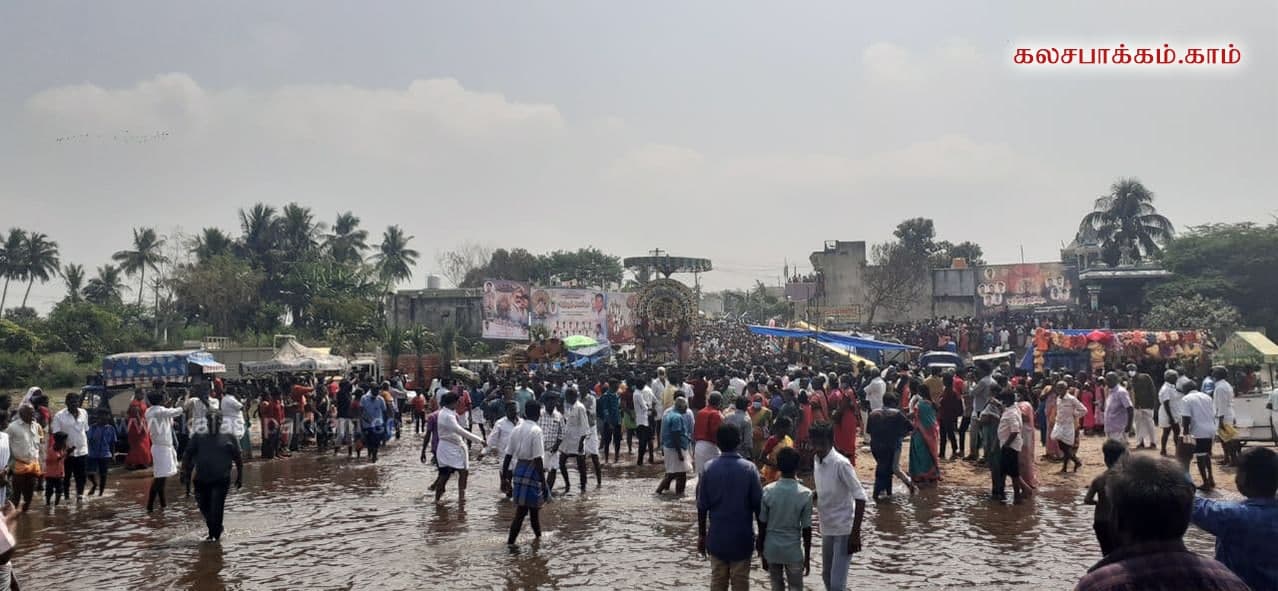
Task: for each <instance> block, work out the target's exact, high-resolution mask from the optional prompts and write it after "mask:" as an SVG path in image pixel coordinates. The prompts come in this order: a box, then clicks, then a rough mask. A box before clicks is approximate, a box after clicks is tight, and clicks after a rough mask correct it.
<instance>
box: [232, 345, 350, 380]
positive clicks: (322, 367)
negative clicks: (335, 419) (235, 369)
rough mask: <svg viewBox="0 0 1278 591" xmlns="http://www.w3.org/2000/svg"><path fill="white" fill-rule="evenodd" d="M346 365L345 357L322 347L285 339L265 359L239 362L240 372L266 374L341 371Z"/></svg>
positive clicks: (330, 372) (331, 372)
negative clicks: (271, 355)
mask: <svg viewBox="0 0 1278 591" xmlns="http://www.w3.org/2000/svg"><path fill="white" fill-rule="evenodd" d="M347 367H348V364H347V361H346V358H345V357H342V356H340V355H333V354H331V353H329V352H328V351H326V350H323V349H313V348H311V347H307V346H305V345H302V344H301V343H298V342H297V341H292V340H290V341H285V342H284V343H283V344H281V345H280V347H279V348H278V349H276V350H275V356H274V357H272V358H271V359H268V360H266V361H245V362H243V363H240V373H242V374H245V375H267V374H277V373H319V374H323V373H329V374H333V373H342V372H344V371H346V369H347Z"/></svg>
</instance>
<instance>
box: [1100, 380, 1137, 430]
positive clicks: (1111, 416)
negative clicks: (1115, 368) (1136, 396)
mask: <svg viewBox="0 0 1278 591" xmlns="http://www.w3.org/2000/svg"><path fill="white" fill-rule="evenodd" d="M1105 385H1106V386H1108V387H1109V390H1108V392H1106V394H1105V436H1106V437H1108V438H1109V439H1112V440H1114V441H1117V442H1119V443H1121V444H1123V445H1127V432H1128V431H1130V430H1131V428H1132V422H1133V421H1134V420H1135V417H1136V407H1135V406H1133V405H1132V397H1131V394H1128V393H1127V388H1124V387H1123V386H1122V385H1121V384H1119V383H1118V374H1117V373H1115V372H1112V371H1111V372H1109V373H1107V374H1105Z"/></svg>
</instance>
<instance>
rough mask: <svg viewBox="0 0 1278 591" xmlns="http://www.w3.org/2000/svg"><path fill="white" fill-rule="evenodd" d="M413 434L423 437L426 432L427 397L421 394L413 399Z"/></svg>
mask: <svg viewBox="0 0 1278 591" xmlns="http://www.w3.org/2000/svg"><path fill="white" fill-rule="evenodd" d="M412 404H413V433H415V434H417V435H421V434H422V433H425V432H426V395H425V394H422V393H421V392H418V393H417V396H414V397H413V401H412Z"/></svg>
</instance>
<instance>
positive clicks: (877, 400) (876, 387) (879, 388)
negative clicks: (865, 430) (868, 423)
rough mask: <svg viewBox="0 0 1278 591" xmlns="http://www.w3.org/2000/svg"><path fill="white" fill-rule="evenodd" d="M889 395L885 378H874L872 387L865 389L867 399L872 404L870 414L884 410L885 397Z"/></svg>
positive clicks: (871, 382) (871, 381) (871, 383)
mask: <svg viewBox="0 0 1278 591" xmlns="http://www.w3.org/2000/svg"><path fill="white" fill-rule="evenodd" d="M884 394H887V382H886V381H884V380H883V376H874V379H872V380H870V385H868V386H866V387H865V399H866V401H868V402H869V403H870V412H874V411H876V410H879V409H881V408H883V395H884Z"/></svg>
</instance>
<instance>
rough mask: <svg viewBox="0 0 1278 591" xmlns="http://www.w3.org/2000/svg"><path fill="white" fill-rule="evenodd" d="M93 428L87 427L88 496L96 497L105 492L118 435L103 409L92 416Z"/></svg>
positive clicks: (107, 411) (109, 414) (109, 412)
mask: <svg viewBox="0 0 1278 591" xmlns="http://www.w3.org/2000/svg"><path fill="white" fill-rule="evenodd" d="M92 418H93V426H91V427H89V466H88V468H89V470H88V471H89V483H90V484H91V485H92V486H91V487H90V488H89V496H93V493H94V492H95V491H96V492H97V494H98V496H99V497H100V496H102V492H103V491H105V490H106V483H107V469H108V468H110V467H111V458H112V456H113V455H114V454H115V441H116V438H117V437H119V433H118V432H117V431H116V429H115V425H113V424H111V411H110V410H108V409H105V408H99V409H96V410H95V411H94V412H93V414H92Z"/></svg>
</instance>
